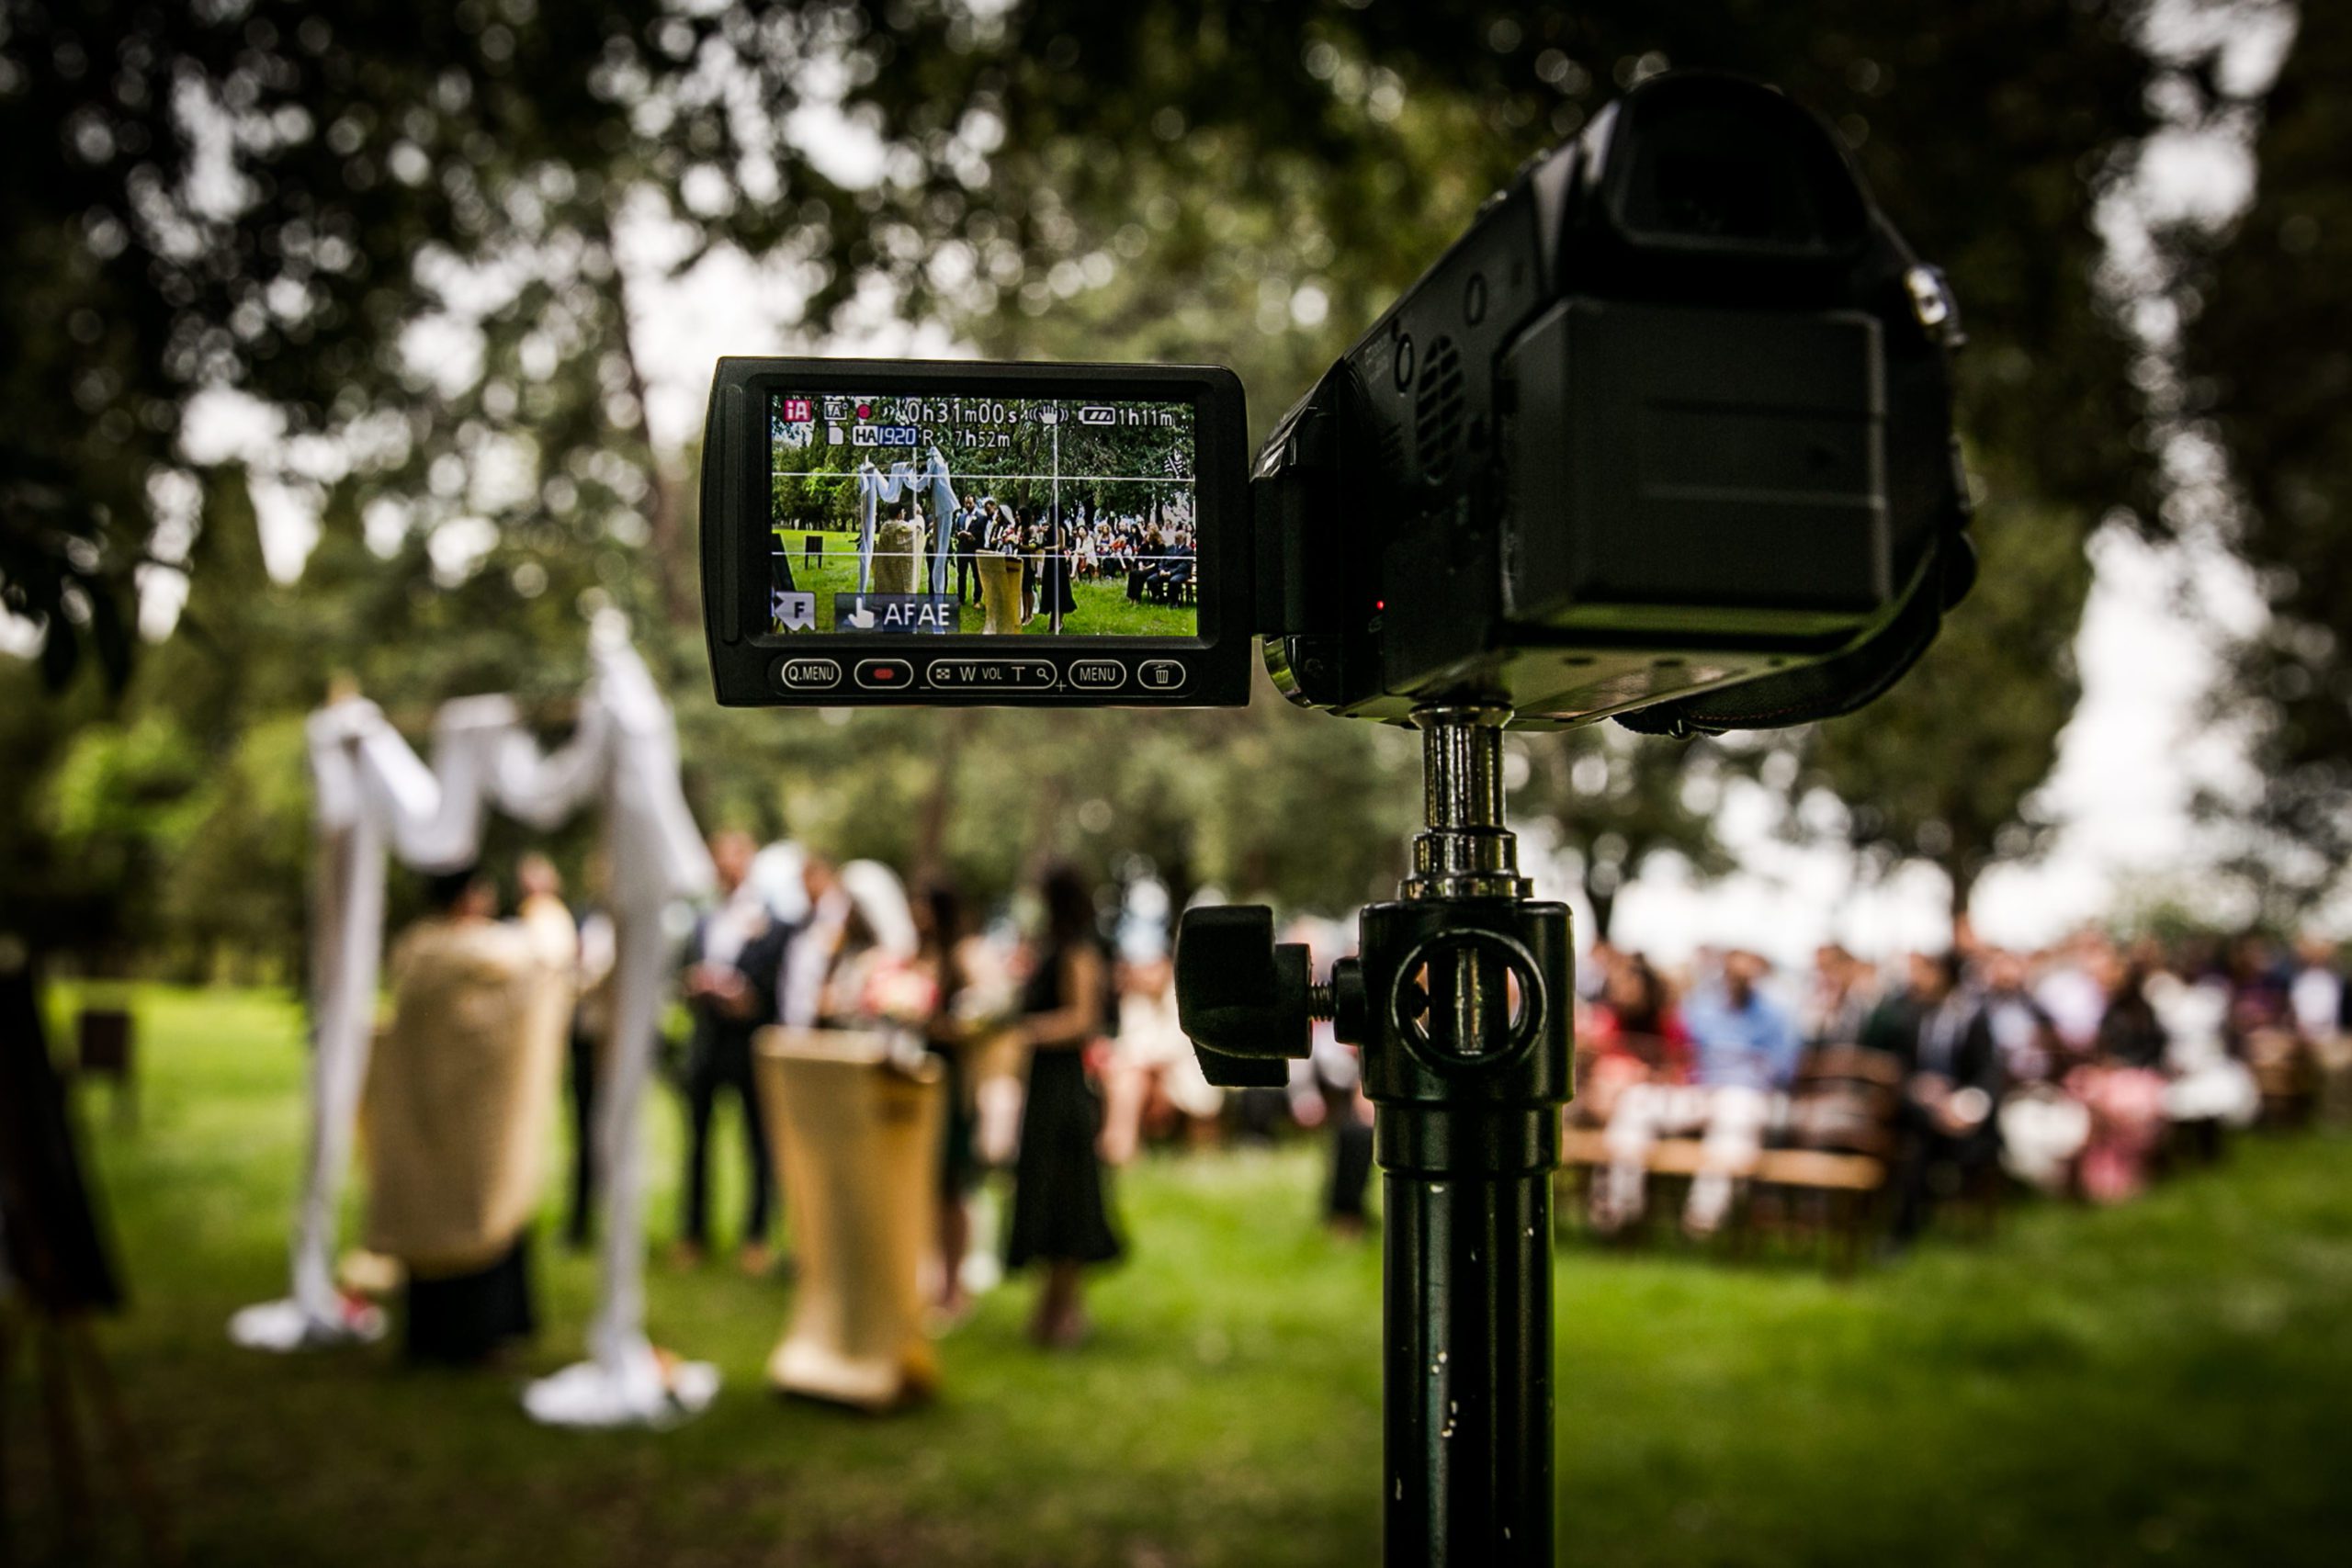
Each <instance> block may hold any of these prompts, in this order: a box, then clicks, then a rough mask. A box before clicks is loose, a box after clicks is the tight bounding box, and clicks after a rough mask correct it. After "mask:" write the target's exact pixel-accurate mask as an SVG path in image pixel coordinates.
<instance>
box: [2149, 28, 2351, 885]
mask: <svg viewBox="0 0 2352 1568" xmlns="http://www.w3.org/2000/svg"><path fill="white" fill-rule="evenodd" d="M2298 9H2299V13H2300V21H2299V26H2298V31H2297V33H2296V36H2295V41H2294V46H2293V50H2292V51H2291V52H2290V54H2289V55H2288V57H2287V60H2286V62H2285V64H2284V66H2283V67H2282V69H2281V71H2280V73H2279V75H2278V80H2277V83H2276V84H2275V85H2273V86H2272V88H2271V89H2270V91H2269V93H2268V95H2267V98H2266V99H2265V100H2264V101H2263V102H2262V103H2261V105H2260V111H2261V130H2260V134H2259V137H2258V139H2257V141H2256V162H2257V168H2258V171H2259V173H2258V179H2259V184H2258V186H2257V189H2256V196H2255V199H2254V202H2253V205H2252V206H2251V207H2250V208H2249V209H2247V210H2246V211H2245V213H2244V215H2243V216H2242V217H2241V218H2240V219H2239V220H2237V221H2236V222H2235V224H2233V226H2232V227H2231V228H2230V229H2229V230H2227V231H2225V232H2223V233H2221V234H2219V235H2211V234H2206V233H2201V232H2197V231H2177V232H2175V233H2174V234H2172V235H2171V236H2169V238H2171V239H2172V240H2173V241H2174V242H2175V243H2176V246H2177V254H2178V257H2179V261H2180V265H2181V268H2182V270H2181V274H2180V276H2179V278H2178V279H2177V287H2176V288H2175V291H2174V299H2175V301H2176V302H2177V305H2178V306H2179V307H2180V311H2181V315H2182V317H2183V318H2184V321H2185V324H2184V326H2183V329H2182V348H2183V366H2182V369H2183V371H2184V373H2185V374H2184V376H2183V378H2181V379H2180V380H2179V381H2178V382H2177V384H2174V385H2171V386H2168V387H2166V388H2165V392H2166V393H2167V394H2168V396H2167V398H2166V400H2165V406H2160V407H2159V408H2158V409H2157V410H2156V412H2157V414H2158V415H2159V416H2160V418H2161V417H2162V416H2166V415H2169V416H2170V418H2169V421H2168V423H2166V424H2165V426H2164V428H2165V431H2166V434H2168V435H2169V436H2171V437H2172V438H2175V439H2178V438H2181V437H2183V436H2186V437H2187V438H2188V439H2190V440H2192V441H2195V440H2199V439H2200V438H2201V439H2202V440H2203V441H2204V442H2205V443H2207V444H2208V445H2209V446H2211V444H2212V443H2216V442H2218V445H2219V448H2220V450H2221V451H2222V453H2224V454H2226V457H2227V460H2228V469H2227V482H2226V484H2222V483H2218V482H2216V481H2215V479H2214V478H2213V476H2212V474H2211V471H2210V470H2200V469H2199V468H2190V469H2189V470H2188V474H2187V475H2186V476H2185V478H2184V480H2183V482H2182V483H2181V484H2180V485H2179V486H2178V487H2177V489H2176V491H2175V492H2174V494H2173V496H2172V498H2171V499H2170V501H2169V502H2167V508H2166V512H2165V518H2164V521H2165V524H2166V525H2168V526H2170V527H2173V528H2176V529H2177V530H2179V531H2180V532H2182V533H2184V534H2187V535H2189V536H2199V535H2203V536H2209V537H2210V536H2219V537H2220V538H2222V540H2223V541H2225V542H2226V543H2227V544H2228V545H2229V546H2230V547H2232V548H2233V549H2234V550H2236V551H2237V552H2238V553H2239V554H2240V555H2242V556H2243V557H2244V558H2245V560H2246V562H2247V563H2248V565H2250V566H2251V567H2252V568H2253V569H2254V573H2255V581H2256V586H2257V587H2258V589H2259V590H2260V592H2261V595H2262V598H2263V602H2264V604H2265V607H2266V608H2267V611H2268V615H2267V620H2266V621H2265V623H2264V624H2263V625H2262V626H2261V627H2260V628H2259V629H2257V630H2256V632H2255V633H2253V634H2252V635H2251V636H2250V637H2247V638H2245V640H2244V641H2243V642H2242V643H2241V644H2240V645H2239V646H2238V647H2237V648H2236V649H2235V651H2234V658H2233V661H2232V667H2231V668H2230V670H2229V671H2228V673H2227V677H2226V680H2225V683H2224V686H2223V689H2222V691H2221V692H2219V693H2217V694H2216V703H2217V705H2218V706H2219V707H2220V708H2221V709H2222V711H2223V713H2224V714H2225V715H2226V716H2227V718H2228V719H2229V720H2231V721H2234V722H2236V723H2238V724H2241V725H2244V726H2245V728H2247V729H2248V730H2249V731H2250V739H2251V741H2252V757H2253V761H2254V762H2255V765H2256V773H2257V774H2258V780H2259V782H2258V784H2257V793H2256V796H2255V797H2254V798H2253V799H2252V800H2251V801H2250V802H2234V801H2233V802H2230V803H2228V804H2227V806H2226V807H2225V809H2226V810H2227V811H2228V812H2229V814H2231V815H2233V816H2241V817H2242V818H2244V819H2245V821H2246V824H2247V826H2249V827H2250V828H2251V829H2253V837H2252V840H2251V842H2250V844H2249V847H2248V850H2247V852H2246V853H2245V855H2244V856H2243V857H2242V859H2241V861H2240V863H2239V864H2238V867H2237V869H2238V870H2239V871H2240V872H2241V873H2242V874H2244V875H2245V879H2246V880H2247V882H2248V883H2249V884H2250V885H2251V886H2252V887H2253V888H2254V889H2255V891H2256V893H2257V894H2258V895H2259V896H2260V897H2261V898H2262V900H2263V903H2264V905H2265V907H2266V909H2267V912H2268V913H2269V914H2271V915H2273V916H2274V917H2277V918H2279V919H2286V918H2288V917H2290V916H2293V915H2295V914H2298V913H2300V912H2301V911H2302V910H2303V909H2305V908H2308V907H2309V906H2310V905H2312V904H2313V903H2315V902H2317V901H2318V900H2319V899H2321V898H2323V897H2325V896H2327V895H2329V894H2330V893H2333V892H2335V891H2336V890H2337V889H2339V888H2340V887H2341V886H2342V884H2343V868H2344V865H2345V863H2346V860H2347V858H2352V657H2347V654H2352V293H2347V291H2346V288H2345V278H2346V275H2347V272H2352V183H2347V181H2346V175H2345V158H2344V152H2345V149H2346V145H2347V140H2346V139H2347V137H2352V105H2347V104H2346V102H2345V101H2344V97H2343V95H2342V93H2341V91H2340V85H2341V83H2342V82H2343V80H2344V78H2343V75H2342V73H2343V72H2345V71H2346V69H2347V68H2352V14H2348V13H2347V12H2346V10H2345V8H2344V7H2342V6H2312V5H2307V6H2301V7H2299V8H2298ZM2183 81H2184V82H2185V83H2193V84H2194V85H2196V86H2197V87H2198V88H2199V90H2200V91H2201V92H2202V93H2203V94H2204V95H2205V96H2206V100H2207V105H2208V109H2207V112H2208V113H2209V114H2210V115H2211V116H2215V117H2221V116H2227V115H2229V114H2231V113H2232V112H2233V110H2234V111H2238V112H2243V111H2244V110H2245V109H2246V108H2247V107H2250V106H2245V105H2243V104H2237V105H2233V104H2232V103H2231V102H2230V101H2229V100H2228V98H2227V96H2226V95H2225V94H2224V93H2223V92H2222V89H2221V87H2220V86H2219V85H2218V84H2217V83H2216V82H2215V81H2214V80H2213V79H2212V76H2211V73H2188V74H2186V75H2185V76H2184V77H2183Z"/></svg>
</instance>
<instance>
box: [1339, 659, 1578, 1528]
mask: <svg viewBox="0 0 2352 1568" xmlns="http://www.w3.org/2000/svg"><path fill="white" fill-rule="evenodd" d="M1509 719H1510V713H1509V711H1508V710H1506V709H1500V708H1492V707H1475V706H1468V707H1443V708H1431V709H1425V710H1423V711H1422V712H1420V713H1419V714H1417V715H1416V716H1415V722H1416V723H1417V724H1419V726H1420V727H1421V729H1422V731H1423V737H1424V739H1423V765H1424V770H1425V780H1424V784H1425V804H1426V812H1425V815H1426V818H1427V824H1428V826H1427V829H1426V830H1425V831H1424V832H1422V833H1421V834H1420V836H1419V838H1418V839H1416V840H1415V841H1414V846H1413V870H1412V874H1411V875H1409V876H1408V878H1407V879H1406V882H1405V886H1404V888H1403V890H1402V891H1403V897H1401V898H1399V899H1397V901H1395V902H1393V903H1386V904H1377V905H1374V906H1373V907H1371V908H1367V909H1366V910H1364V912H1363V926H1362V942H1361V949H1362V951H1361V953H1360V956H1359V959H1358V963H1357V965H1356V966H1355V971H1354V973H1353V974H1351V975H1349V976H1347V978H1346V982H1345V984H1344V985H1343V987H1341V988H1342V990H1343V991H1345V992H1348V993H1352V994H1351V995H1347V996H1346V997H1345V998H1344V1000H1343V1005H1341V1006H1340V1008H1339V1011H1340V1019H1341V1022H1342V1026H1343V1029H1345V1030H1346V1032H1350V1033H1359V1034H1361V1035H1362V1038H1361V1039H1360V1040H1359V1041H1358V1043H1360V1044H1362V1045H1363V1048H1364V1052H1363V1054H1364V1078H1365V1087H1366V1090H1367V1092H1368V1093H1369V1094H1370V1096H1371V1098H1372V1100H1373V1102H1374V1105H1375V1107H1376V1108H1377V1117H1376V1120H1375V1122H1374V1140H1375V1152H1376V1155H1377V1157H1378V1159H1379V1161H1380V1164H1381V1167H1382V1169H1383V1171H1384V1173H1385V1174H1384V1182H1385V1194H1386V1199H1387V1225H1386V1231H1385V1241H1384V1247H1385V1281H1384V1282H1385V1314H1386V1327H1387V1334H1386V1343H1387V1351H1386V1357H1387V1359H1386V1367H1385V1380H1384V1382H1385V1390H1384V1400H1383V1407H1384V1413H1385V1449H1386V1474H1385V1477H1384V1479H1383V1484H1382V1492H1383V1503H1384V1505H1385V1509H1386V1529H1385V1540H1386V1550H1387V1560H1388V1562H1390V1563H1391V1564H1392V1565H1402V1564H1406V1563H1431V1564H1437V1563H1456V1564H1469V1563H1479V1564H1487V1563H1530V1564H1543V1565H1548V1564H1550V1563H1551V1562H1552V1551H1553V1530H1552V1431H1553V1421H1552V1272H1551V1246H1552V1197H1551V1191H1552V1189H1551V1172H1552V1171H1553V1169H1554V1168H1555V1167H1556V1166H1557V1164H1558V1163H1559V1108H1560V1106H1561V1104H1562V1102H1564V1101H1565V1100H1566V1098H1567V1093H1568V1085H1569V1033H1570V1029H1571V1024H1572V1017H1571V1009H1570V1003H1569V995H1570V988H1569V974H1570V969H1569V965H1570V962H1571V960H1570V948H1569V937H1568V915H1567V910H1566V908H1565V907H1563V906H1561V905H1558V904H1538V903H1534V902H1532V901H1530V900H1529V898H1528V897H1527V885H1526V883H1525V882H1523V881H1522V880H1521V878H1520V876H1519V873H1518V866H1517V860H1516V849H1515V845H1514V841H1513V840H1512V838H1511V835H1510V832H1509V830H1508V829H1505V828H1504V826H1503V786H1502V732H1503V726H1504V725H1505V724H1506V723H1507V722H1508V721H1509ZM1359 978H1360V981H1361V987H1362V988H1361V990H1360V991H1357V990H1356V989H1355V986H1356V983H1357V981H1358V980H1359ZM1349 1026H1352V1027H1349Z"/></svg>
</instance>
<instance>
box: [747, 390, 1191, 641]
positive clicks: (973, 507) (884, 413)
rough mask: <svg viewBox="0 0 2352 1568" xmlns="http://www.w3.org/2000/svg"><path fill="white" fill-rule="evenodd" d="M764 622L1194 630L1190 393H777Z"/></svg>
mask: <svg viewBox="0 0 2352 1568" xmlns="http://www.w3.org/2000/svg"><path fill="white" fill-rule="evenodd" d="M767 413H768V420H767V424H768V455H769V462H768V468H769V480H768V482H769V504H768V531H767V536H766V539H765V544H766V547H767V550H768V564H767V613H766V621H767V626H766V629H767V631H768V633H769V635H770V636H773V637H799V636H802V635H806V634H842V635H852V636H870V635H875V634H886V635H887V634H891V633H905V634H909V635H915V636H921V635H926V634H928V635H935V636H950V635H956V634H963V635H970V636H1002V637H1022V636H1037V635H1046V636H1065V637H1193V636H1196V635H1197V633H1198V629H1199V619H1200V588H1201V582H1200V557H1199V537H1198V532H1197V529H1198V513H1197V512H1196V509H1195V492H1194V477H1195V474H1196V471H1197V468H1196V459H1197V457H1198V453H1197V449H1196V446H1195V430H1194V408H1193V403H1191V402H1190V401H1158V400H1084V399H1076V398H1018V397H998V396H962V395H943V394H938V393H924V394H921V395H915V394H910V393H907V392H904V391H899V392H888V391H881V392H876V393H873V394H871V395H868V394H865V393H859V392H839V391H821V390H813V389H812V390H808V391H800V390H796V389H790V388H784V389H777V390H775V391H773V392H771V393H770V394H769V398H768V410H767Z"/></svg>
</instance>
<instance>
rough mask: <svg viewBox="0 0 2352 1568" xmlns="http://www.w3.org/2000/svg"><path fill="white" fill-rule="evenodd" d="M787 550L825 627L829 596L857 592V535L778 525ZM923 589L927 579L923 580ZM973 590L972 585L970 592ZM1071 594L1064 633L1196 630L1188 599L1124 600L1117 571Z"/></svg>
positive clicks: (1035, 626) (1044, 622) (969, 608)
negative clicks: (817, 551) (816, 555)
mask: <svg viewBox="0 0 2352 1568" xmlns="http://www.w3.org/2000/svg"><path fill="white" fill-rule="evenodd" d="M777 537H779V538H781V539H783V540H784V541H785V542H786V547H788V548H789V549H790V551H791V561H792V579H793V582H794V584H795V585H796V586H797V588H798V589H799V590H800V591H801V592H804V593H806V592H814V593H815V594H816V595H817V625H818V626H821V627H823V628H825V629H826V630H828V631H830V630H831V629H832V625H833V595H835V594H836V593H854V592H856V591H857V540H856V538H855V537H854V536H852V535H848V534H815V535H811V534H809V532H808V531H807V530H805V529H798V528H794V529H779V530H778V531H777ZM809 537H814V538H817V539H820V540H822V541H823V542H824V547H825V548H824V555H823V556H822V558H821V559H820V564H819V565H818V567H817V568H816V570H813V571H811V570H809V567H808V563H807V559H806V558H805V557H804V555H803V554H802V545H801V541H802V540H803V539H805V538H809ZM955 570H956V569H955V566H954V564H953V563H952V562H951V563H950V564H949V566H948V580H947V581H948V587H949V589H950V590H951V591H952V590H953V589H954V588H955V585H956V579H955ZM923 586H924V587H925V589H926V590H927V589H928V587H929V584H928V582H926V583H925V584H924V585H923ZM974 592H975V593H977V592H978V589H977V588H976V589H975V590H974ZM1070 597H1072V598H1073V599H1075V600H1077V601H1078V608H1077V609H1076V610H1075V611H1073V612H1071V613H1070V614H1069V615H1064V616H1063V617H1062V631H1063V634H1064V635H1065V636H1071V637H1075V636H1079V635H1081V634H1082V635H1085V636H1088V637H1194V636H1197V635H1199V625H1200V620H1199V612H1198V611H1197V610H1195V609H1194V608H1193V606H1191V605H1189V604H1129V603H1128V602H1127V581H1126V579H1125V577H1124V576H1122V577H1119V578H1116V579H1109V578H1106V579H1103V580H1102V581H1091V582H1072V583H1071V584H1070ZM980 621H981V614H980V607H979V605H978V604H964V605H959V606H958V607H957V610H956V630H957V631H959V632H970V633H972V634H974V635H978V632H979V629H980ZM1052 629H1053V627H1052V623H1051V622H1050V621H1049V620H1048V619H1047V618H1046V616H1045V615H1042V614H1041V615H1038V616H1037V618H1036V619H1035V620H1034V621H1031V622H1030V623H1029V624H1028V625H1027V626H1023V628H1022V631H1023V634H1024V635H1029V636H1041V635H1044V634H1046V633H1048V632H1050V631H1051V630H1052Z"/></svg>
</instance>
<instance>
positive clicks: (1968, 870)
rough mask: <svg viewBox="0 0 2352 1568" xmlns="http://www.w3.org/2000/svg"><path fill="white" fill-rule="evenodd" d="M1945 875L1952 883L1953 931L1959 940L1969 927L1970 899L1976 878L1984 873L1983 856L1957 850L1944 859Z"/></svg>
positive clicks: (1953, 934)
mask: <svg viewBox="0 0 2352 1568" xmlns="http://www.w3.org/2000/svg"><path fill="white" fill-rule="evenodd" d="M1943 870H1944V875H1945V877H1946V878H1947V879H1948V880H1949V881H1950V882H1951V932H1952V939H1953V941H1954V942H1958V941H1959V939H1960V936H1961V933H1962V931H1965V930H1967V928H1968V901H1969V900H1970V899H1971V898H1972V897H1974V896H1975V893H1976V879H1977V878H1978V877H1980V876H1982V875H1984V874H1985V862H1984V860H1983V858H1982V857H1980V856H1977V855H1973V854H1969V853H1967V852H1964V851H1956V852H1953V853H1951V854H1949V855H1946V856H1945V857H1944V859H1943Z"/></svg>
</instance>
